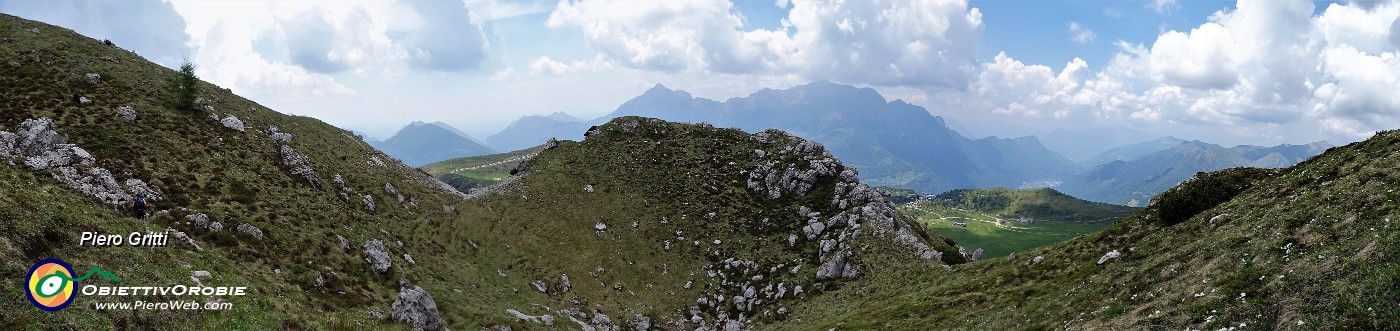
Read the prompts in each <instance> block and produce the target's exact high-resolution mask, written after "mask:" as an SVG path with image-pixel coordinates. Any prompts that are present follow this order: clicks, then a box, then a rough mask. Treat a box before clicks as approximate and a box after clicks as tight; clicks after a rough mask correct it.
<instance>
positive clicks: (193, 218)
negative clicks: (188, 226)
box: [185, 213, 209, 230]
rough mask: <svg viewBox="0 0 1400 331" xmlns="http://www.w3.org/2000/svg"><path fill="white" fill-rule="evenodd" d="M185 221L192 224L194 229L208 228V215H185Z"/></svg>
mask: <svg viewBox="0 0 1400 331" xmlns="http://www.w3.org/2000/svg"><path fill="white" fill-rule="evenodd" d="M185 220H186V221H189V222H190V223H194V227H195V228H196V229H201V230H202V229H208V228H209V215H205V214H202V213H200V214H190V215H185Z"/></svg>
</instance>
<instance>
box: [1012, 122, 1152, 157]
mask: <svg viewBox="0 0 1400 331" xmlns="http://www.w3.org/2000/svg"><path fill="white" fill-rule="evenodd" d="M1035 136H1036V137H1037V138H1040V141H1041V142H1042V143H1044V144H1045V147H1046V148H1049V149H1050V150H1052V151H1055V152H1057V153H1060V155H1064V156H1065V157H1066V158H1069V159H1070V160H1074V161H1075V162H1084V161H1086V160H1089V159H1091V158H1093V157H1094V156H1096V155H1098V154H1101V153H1104V152H1105V151H1108V150H1109V149H1112V148H1115V147H1119V146H1123V145H1128V144H1133V143H1137V142H1142V141H1146V140H1148V139H1151V138H1152V137H1151V136H1148V135H1147V134H1145V133H1142V132H1138V131H1137V130H1133V129H1130V128H1127V127H1122V126H1113V127H1098V128H1084V129H1055V130H1053V131H1050V132H1044V133H1038V134H1036V135H1035ZM1168 147H1170V146H1168Z"/></svg>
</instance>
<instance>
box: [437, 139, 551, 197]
mask: <svg viewBox="0 0 1400 331" xmlns="http://www.w3.org/2000/svg"><path fill="white" fill-rule="evenodd" d="M541 150H544V146H543V145H540V146H535V147H531V148H527V149H522V150H518V151H513V152H506V153H499V154H490V155H478V156H469V157H459V158H455V159H449V160H443V161H438V162H433V163H430V164H428V165H425V166H423V167H421V168H422V169H423V171H427V172H428V174H431V175H433V176H434V177H437V179H439V180H442V181H443V182H444V183H447V184H448V185H452V187H453V188H456V189H457V190H458V191H461V192H463V193H467V192H471V190H472V189H476V188H482V187H486V186H490V185H492V184H495V183H497V182H500V181H501V180H502V179H505V178H506V177H507V176H510V175H511V174H510V172H511V170H515V166H516V165H517V164H519V163H520V161H522V160H525V159H529V158H531V157H534V156H535V154H539V152H540V151H541Z"/></svg>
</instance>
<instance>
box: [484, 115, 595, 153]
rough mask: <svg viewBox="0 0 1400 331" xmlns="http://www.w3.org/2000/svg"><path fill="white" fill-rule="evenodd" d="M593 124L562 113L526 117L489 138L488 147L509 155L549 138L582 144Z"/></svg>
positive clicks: (487, 139)
mask: <svg viewBox="0 0 1400 331" xmlns="http://www.w3.org/2000/svg"><path fill="white" fill-rule="evenodd" d="M595 122H596V121H595ZM599 123H600V122H599ZM594 124H595V123H594V122H589V121H584V120H582V119H579V118H577V117H573V116H569V114H565V113H563V112H556V113H554V114H550V115H547V116H541V115H530V116H525V117H521V118H520V119H518V120H515V122H513V123H510V126H507V127H506V128H505V129H504V130H501V132H499V133H496V134H493V135H491V136H490V137H486V146H490V147H491V149H495V150H497V151H502V152H509V151H518V150H522V149H526V148H530V147H534V146H539V145H540V144H543V143H544V142H545V141H547V140H549V138H558V139H568V140H583V133H584V132H585V131H588V127H589V126H593V125H594Z"/></svg>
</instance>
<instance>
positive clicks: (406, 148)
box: [365, 122, 495, 167]
mask: <svg viewBox="0 0 1400 331" xmlns="http://www.w3.org/2000/svg"><path fill="white" fill-rule="evenodd" d="M365 142H367V143H369V144H370V145H371V146H374V148H377V149H379V150H381V151H384V153H385V154H388V155H389V156H392V157H394V158H396V159H399V160H400V161H403V163H404V164H408V165H410V166H414V167H419V166H423V165H427V164H429V163H433V162H437V161H442V160H447V159H452V158H458V157H465V156H476V155H483V154H491V153H494V152H495V151H493V150H491V149H490V148H487V147H486V146H482V144H481V143H480V142H477V141H476V139H473V138H471V136H468V135H467V134H466V133H463V132H462V131H461V130H457V129H456V128H453V127H452V126H450V125H447V124H446V123H442V122H435V123H424V122H413V123H409V124H408V126H405V127H404V128H403V129H399V132H398V133H396V134H394V136H393V137H390V138H389V139H385V140H384V141H376V140H371V139H368V138H366V139H365Z"/></svg>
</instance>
